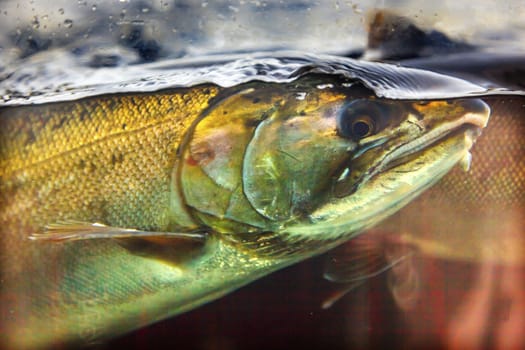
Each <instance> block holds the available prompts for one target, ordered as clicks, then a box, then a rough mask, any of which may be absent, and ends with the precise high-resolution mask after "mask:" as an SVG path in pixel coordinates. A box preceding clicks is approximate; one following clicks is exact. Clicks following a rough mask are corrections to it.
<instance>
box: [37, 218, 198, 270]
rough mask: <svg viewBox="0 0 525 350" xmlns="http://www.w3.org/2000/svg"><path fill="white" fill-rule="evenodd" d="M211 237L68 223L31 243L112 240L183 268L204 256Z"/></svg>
mask: <svg viewBox="0 0 525 350" xmlns="http://www.w3.org/2000/svg"><path fill="white" fill-rule="evenodd" d="M207 236H208V235H207V233H205V232H151V231H141V230H136V229H129V228H122V227H113V226H107V225H104V224H101V223H88V222H82V221H73V220H68V221H61V222H57V223H54V224H50V225H47V226H46V227H45V228H44V232H42V233H33V234H31V235H30V236H29V239H30V240H33V241H43V242H52V243H59V242H71V241H80V240H100V239H112V240H115V241H116V242H117V243H118V244H119V245H120V246H122V247H123V248H125V249H127V250H128V251H130V252H131V253H132V254H135V255H138V256H142V257H145V258H149V259H155V260H161V261H164V262H167V263H169V264H173V265H179V264H180V263H181V262H183V261H185V260H188V259H191V258H193V257H194V256H196V255H198V254H200V252H201V251H202V249H201V248H202V247H203V245H204V243H205V241H206V238H207Z"/></svg>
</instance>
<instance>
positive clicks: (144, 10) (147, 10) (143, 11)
mask: <svg viewBox="0 0 525 350" xmlns="http://www.w3.org/2000/svg"><path fill="white" fill-rule="evenodd" d="M149 11H150V9H149V7H144V8H143V9H142V13H148V12H149Z"/></svg>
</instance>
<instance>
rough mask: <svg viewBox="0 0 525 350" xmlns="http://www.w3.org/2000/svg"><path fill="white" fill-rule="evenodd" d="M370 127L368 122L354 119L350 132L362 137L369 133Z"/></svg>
mask: <svg viewBox="0 0 525 350" xmlns="http://www.w3.org/2000/svg"><path fill="white" fill-rule="evenodd" d="M371 130H372V127H371V126H370V124H369V123H367V122H366V121H364V120H356V121H355V122H354V123H353V124H352V134H353V135H354V137H356V138H359V139H361V138H363V137H366V136H368V135H369V134H370V133H371Z"/></svg>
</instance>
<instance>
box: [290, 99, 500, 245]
mask: <svg viewBox="0 0 525 350" xmlns="http://www.w3.org/2000/svg"><path fill="white" fill-rule="evenodd" d="M465 101H466V102H464V105H463V107H464V113H461V115H460V116H459V117H458V116H456V117H455V118H453V119H452V120H446V121H445V122H443V123H439V125H434V127H433V128H431V129H430V131H429V132H428V133H424V134H423V136H422V137H419V138H416V139H413V140H411V141H409V142H406V143H404V144H403V145H401V146H397V147H394V148H393V149H392V150H391V151H389V152H387V155H386V156H383V157H380V158H378V159H379V161H378V162H377V163H376V164H374V166H373V167H372V168H371V169H372V170H371V171H370V172H364V174H363V176H361V177H360V178H359V183H358V185H357V186H355V188H356V189H355V191H354V192H352V193H350V194H348V195H346V196H344V197H339V198H337V197H334V198H333V199H332V200H331V201H329V202H328V203H326V204H325V205H323V206H321V207H319V208H317V210H315V211H314V212H312V213H311V214H310V215H309V217H308V218H307V220H305V222H301V223H298V224H294V225H290V226H288V227H285V228H284V229H283V233H284V235H285V236H287V237H288V238H287V239H290V240H298V239H299V240H300V239H308V240H317V239H320V240H330V241H332V242H333V244H331V246H334V245H337V244H338V243H340V242H342V241H344V240H347V239H349V238H351V237H352V236H354V235H356V234H358V233H359V232H360V231H362V230H364V229H366V228H369V227H371V226H372V225H374V224H376V223H377V222H379V221H381V220H383V219H385V218H386V217H388V216H389V215H391V214H393V213H394V212H396V211H397V210H399V209H400V208H402V207H403V206H404V205H406V204H407V203H409V202H410V201H411V200H412V199H414V198H415V197H417V196H418V195H419V194H421V193H422V192H423V191H425V190H426V189H427V188H429V187H430V186H432V185H433V184H434V183H436V182H437V181H438V180H439V179H441V177H443V176H444V175H445V174H446V173H447V172H448V171H449V170H450V169H452V168H453V167H454V166H455V165H456V164H458V163H460V162H461V161H462V160H463V159H465V158H468V157H469V156H468V154H469V151H470V149H471V147H472V146H473V144H474V142H475V140H476V138H477V137H478V136H479V135H480V133H481V132H480V131H481V129H482V128H484V127H485V126H486V125H487V123H488V119H489V115H490V109H489V107H488V106H487V105H486V104H485V103H484V102H483V101H481V100H465ZM462 103H463V102H462ZM433 122H436V119H434V120H433ZM405 158H406V160H405ZM385 159H388V160H385Z"/></svg>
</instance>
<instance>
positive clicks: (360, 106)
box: [337, 100, 380, 141]
mask: <svg viewBox="0 0 525 350" xmlns="http://www.w3.org/2000/svg"><path fill="white" fill-rule="evenodd" d="M378 113H380V111H379V110H378V109H377V108H376V107H375V106H374V104H373V103H370V102H368V101H363V100H361V101H354V102H351V103H350V104H348V106H347V107H346V108H344V110H343V112H342V113H341V114H340V115H339V116H338V118H337V131H338V132H339V134H340V135H341V136H343V137H345V138H350V139H353V140H355V141H358V140H360V139H363V138H365V137H368V136H370V135H373V134H375V133H376V132H377V130H376V129H377V128H376V119H378Z"/></svg>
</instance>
